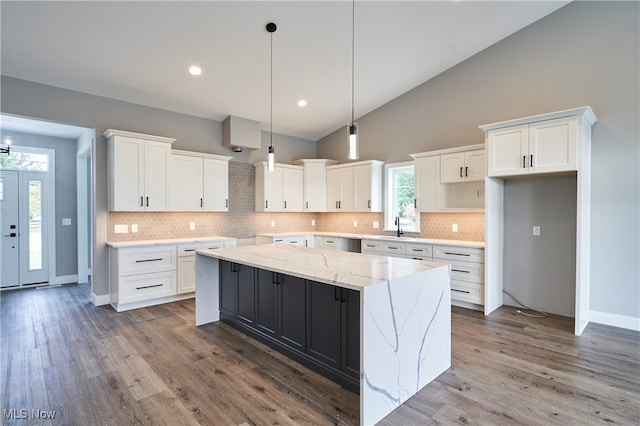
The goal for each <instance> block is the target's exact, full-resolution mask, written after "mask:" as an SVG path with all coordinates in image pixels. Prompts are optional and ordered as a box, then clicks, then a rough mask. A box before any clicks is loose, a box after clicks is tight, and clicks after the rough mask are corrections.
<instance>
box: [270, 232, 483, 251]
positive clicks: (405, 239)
mask: <svg viewBox="0 0 640 426" xmlns="http://www.w3.org/2000/svg"><path fill="white" fill-rule="evenodd" d="M304 235H316V236H320V237H342V238H353V239H357V240H379V241H395V242H402V243H417V244H434V245H440V246H456V247H469V248H482V249H483V248H484V242H483V241H466V240H441V239H436V238H414V237H400V238H398V237H394V236H393V235H371V234H353V233H349V232H274V233H260V234H257V236H263V237H270V238H286V237H297V236H304Z"/></svg>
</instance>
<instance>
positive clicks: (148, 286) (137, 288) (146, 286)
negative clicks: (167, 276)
mask: <svg viewBox="0 0 640 426" xmlns="http://www.w3.org/2000/svg"><path fill="white" fill-rule="evenodd" d="M163 285H164V284H154V285H144V286H142V287H136V290H144V289H145V288H154V287H162V286H163Z"/></svg>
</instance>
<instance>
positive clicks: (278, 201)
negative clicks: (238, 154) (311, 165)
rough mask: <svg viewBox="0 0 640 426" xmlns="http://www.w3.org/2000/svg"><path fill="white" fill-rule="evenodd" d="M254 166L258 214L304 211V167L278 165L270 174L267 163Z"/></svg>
mask: <svg viewBox="0 0 640 426" xmlns="http://www.w3.org/2000/svg"><path fill="white" fill-rule="evenodd" d="M254 165H255V167H256V211H257V212H301V211H303V207H302V206H303V202H302V200H303V179H304V168H303V167H300V166H293V165H289V164H280V163H278V164H276V167H275V169H274V171H272V172H270V171H269V170H268V169H267V163H266V162H265V161H260V162H258V163H254Z"/></svg>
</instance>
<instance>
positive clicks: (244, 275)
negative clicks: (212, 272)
mask: <svg viewBox="0 0 640 426" xmlns="http://www.w3.org/2000/svg"><path fill="white" fill-rule="evenodd" d="M235 270H236V274H237V279H238V293H237V300H238V317H237V318H238V319H239V320H241V321H243V322H246V323H247V324H251V325H253V324H254V322H255V276H254V272H255V269H254V268H252V267H251V266H247V265H242V264H239V263H236V264H235Z"/></svg>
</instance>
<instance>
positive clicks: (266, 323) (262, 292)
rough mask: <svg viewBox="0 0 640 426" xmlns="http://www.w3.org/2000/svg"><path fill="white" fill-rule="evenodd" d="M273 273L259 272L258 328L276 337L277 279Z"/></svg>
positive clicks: (257, 288)
mask: <svg viewBox="0 0 640 426" xmlns="http://www.w3.org/2000/svg"><path fill="white" fill-rule="evenodd" d="M276 275H277V274H276V273H275V272H272V271H265V270H264V269H258V270H257V283H256V328H257V329H258V330H259V331H261V332H263V333H265V334H267V335H269V336H272V337H276V334H277V326H278V303H277V277H276Z"/></svg>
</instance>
